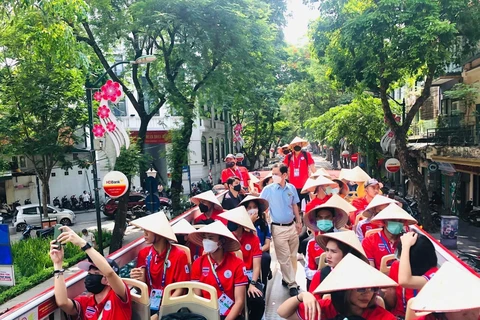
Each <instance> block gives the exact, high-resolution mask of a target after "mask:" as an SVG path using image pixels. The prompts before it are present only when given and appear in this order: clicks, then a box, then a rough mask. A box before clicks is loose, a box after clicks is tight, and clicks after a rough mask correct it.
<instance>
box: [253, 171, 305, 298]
mask: <svg viewBox="0 0 480 320" xmlns="http://www.w3.org/2000/svg"><path fill="white" fill-rule="evenodd" d="M287 177H288V168H287V166H286V165H284V164H280V165H279V164H275V165H274V166H273V168H272V178H273V182H274V183H272V184H271V185H268V186H266V187H265V188H264V189H263V190H262V193H261V195H260V197H261V198H263V199H265V200H267V201H268V203H269V204H270V217H271V220H272V239H273V243H274V246H275V252H276V254H277V259H278V262H279V263H280V270H281V271H282V276H283V280H282V284H284V285H286V286H288V288H289V294H290V295H291V296H292V297H293V296H296V295H297V294H298V284H297V283H296V281H295V274H296V271H297V250H298V243H299V240H298V235H299V234H300V233H301V232H302V227H303V224H302V220H301V217H300V212H299V211H300V210H299V207H298V203H299V202H300V200H299V198H298V193H297V190H296V189H295V186H293V185H292V184H290V183H288V182H286V179H287Z"/></svg>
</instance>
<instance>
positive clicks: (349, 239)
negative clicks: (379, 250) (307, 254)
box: [315, 230, 367, 259]
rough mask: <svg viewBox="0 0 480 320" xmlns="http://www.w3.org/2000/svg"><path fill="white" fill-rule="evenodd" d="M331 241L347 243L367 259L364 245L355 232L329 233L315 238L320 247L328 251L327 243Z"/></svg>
mask: <svg viewBox="0 0 480 320" xmlns="http://www.w3.org/2000/svg"><path fill="white" fill-rule="evenodd" d="M330 239H333V240H337V241H340V242H343V243H345V244H346V245H347V246H349V247H351V248H352V249H354V250H356V251H358V252H359V253H360V254H362V255H363V256H364V257H365V259H367V254H366V253H365V251H364V250H363V247H362V244H361V243H360V240H358V237H357V235H356V234H355V232H353V231H351V230H347V231H340V232H329V233H324V234H319V235H317V236H316V237H315V241H317V243H318V245H319V246H320V247H322V249H323V250H326V248H327V242H328V241H329V240H330Z"/></svg>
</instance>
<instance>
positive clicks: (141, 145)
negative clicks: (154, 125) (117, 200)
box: [137, 116, 150, 189]
mask: <svg viewBox="0 0 480 320" xmlns="http://www.w3.org/2000/svg"><path fill="white" fill-rule="evenodd" d="M149 122H150V117H148V116H147V117H146V116H140V128H139V129H138V140H137V145H138V149H139V150H140V153H141V154H144V151H145V139H146V137H147V131H148V123H149ZM148 169H149V168H146V167H145V163H143V162H140V166H139V171H140V172H139V175H140V185H141V187H142V189H145V179H146V178H147V174H146V171H147V170H148Z"/></svg>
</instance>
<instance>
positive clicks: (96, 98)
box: [93, 91, 102, 102]
mask: <svg viewBox="0 0 480 320" xmlns="http://www.w3.org/2000/svg"><path fill="white" fill-rule="evenodd" d="M93 99H95V101H99V102H100V100H102V93H101V92H100V91H97V92H95V93H94V94H93Z"/></svg>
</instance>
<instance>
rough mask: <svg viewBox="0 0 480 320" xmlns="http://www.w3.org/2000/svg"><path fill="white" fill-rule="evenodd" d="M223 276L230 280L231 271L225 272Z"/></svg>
mask: <svg viewBox="0 0 480 320" xmlns="http://www.w3.org/2000/svg"><path fill="white" fill-rule="evenodd" d="M223 276H224V277H225V278H227V279H230V278H231V277H232V271H230V270H226V271H225V272H224V273H223Z"/></svg>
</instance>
